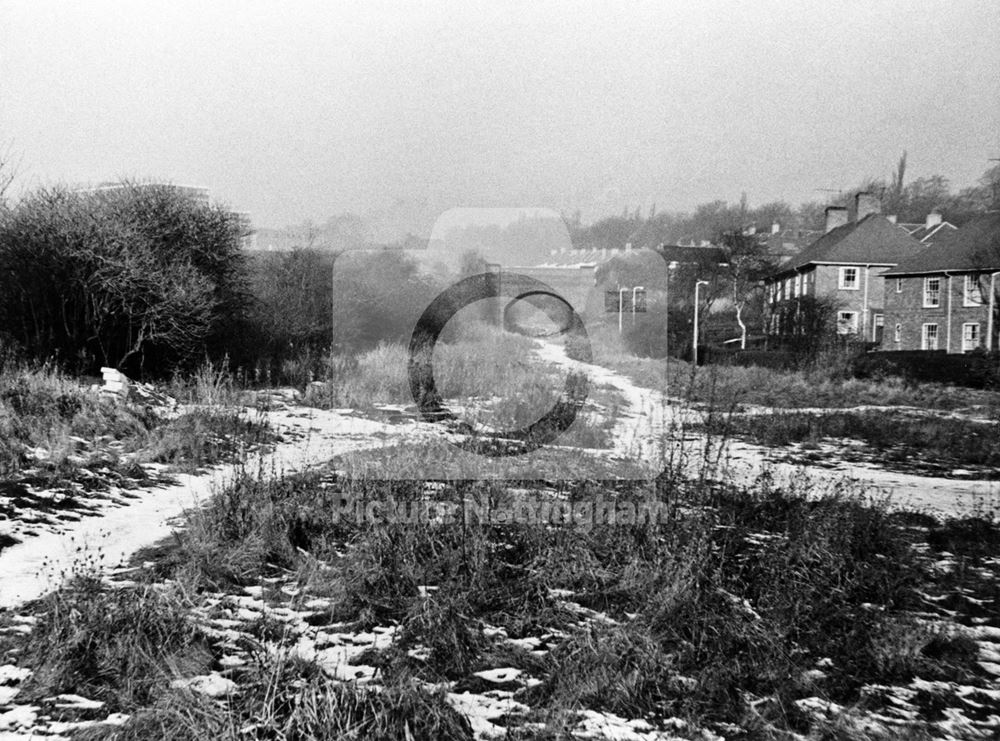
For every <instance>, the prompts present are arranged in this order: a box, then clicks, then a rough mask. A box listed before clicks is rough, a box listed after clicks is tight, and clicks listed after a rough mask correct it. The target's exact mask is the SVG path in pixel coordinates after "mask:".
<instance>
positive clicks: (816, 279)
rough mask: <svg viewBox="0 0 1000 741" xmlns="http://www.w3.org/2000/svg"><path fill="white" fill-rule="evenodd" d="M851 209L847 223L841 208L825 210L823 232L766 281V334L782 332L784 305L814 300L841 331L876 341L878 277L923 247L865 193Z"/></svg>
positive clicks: (880, 298) (880, 300) (880, 311)
mask: <svg viewBox="0 0 1000 741" xmlns="http://www.w3.org/2000/svg"><path fill="white" fill-rule="evenodd" d="M855 212H856V214H857V217H856V219H855V220H854V221H853V222H851V221H849V220H848V211H847V209H846V208H844V207H840V206H830V207H829V208H827V209H826V229H825V233H824V234H823V236H821V237H820V238H819V239H817V240H816V241H815V242H813V243H812V244H810V245H809V246H808V247H806V248H805V249H804V250H803V251H802V252H800V253H799V254H798V255H796V256H795V257H793V258H792V259H791V260H789V261H788V262H786V263H785V264H783V265H781V267H780V268H779V269H778V270H777V272H775V273H774V274H773V275H771V277H770V278H768V279H767V280H766V281H765V290H766V296H767V302H768V308H769V310H770V312H769V313H770V316H771V320H770V326H769V328H768V329H769V332H770V333H772V334H780V333H781V332H782V328H781V327H780V326H779V323H780V321H781V317H782V316H787V312H785V311H783V310H782V309H783V308H787V307H788V306H789V305H790V304H791V305H794V304H795V302H799V301H800V300H801V299H809V298H813V299H821V300H826V301H829V302H831V303H832V304H833V307H834V310H835V312H836V322H837V331H838V332H839V333H840V334H845V335H847V334H853V335H858V336H860V337H863V338H864V339H866V340H868V341H874V342H877V341H879V339H880V338H881V335H882V326H883V323H884V320H883V317H884V293H883V283H884V281H883V280H882V277H881V276H882V274H883V273H884V272H885V271H887V270H889V269H890V268H893V267H895V266H896V265H897V264H898V263H899V262H900V261H901V260H904V259H906V258H909V257H912V256H913V255H915V254H917V253H918V252H920V250H922V249H923V248H924V247H925V245H922V244H920V242H918V241H917V240H915V239H914V238H913V237H911V236H910V235H909V234H907V233H906V231H904V230H903V229H900V228H899V227H898V226H896V225H895V224H893V223H892V222H891V221H890V220H889V219H887V218H886V217H884V216H882V214H881V213H880V207H879V201H878V199H877V198H876V197H874V196H873V195H871V194H870V193H859V194H858V195H857V197H856V209H855Z"/></svg>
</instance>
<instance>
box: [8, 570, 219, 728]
mask: <svg viewBox="0 0 1000 741" xmlns="http://www.w3.org/2000/svg"><path fill="white" fill-rule="evenodd" d="M36 612H37V613H38V614H39V616H40V620H39V622H38V623H37V625H36V626H35V627H34V629H33V631H32V634H31V636H30V638H29V641H28V645H27V647H26V649H25V651H24V654H23V656H22V657H21V661H22V662H23V664H24V665H26V666H29V667H31V668H32V669H33V670H34V673H33V674H32V676H31V679H30V680H29V683H28V685H27V686H26V688H25V690H24V692H25V699H26V700H31V699H40V698H44V697H49V696H52V695H57V694H61V693H73V694H82V695H84V696H86V697H88V698H92V699H98V700H101V701H102V702H105V703H107V705H108V708H109V709H110V710H112V711H118V710H122V711H129V710H132V709H134V708H138V707H144V706H147V705H149V704H151V703H153V702H155V701H156V699H157V698H158V697H159V696H160V695H161V694H162V693H163V692H164V691H165V690H166V688H167V686H168V685H169V682H170V680H171V679H173V678H175V677H182V676H189V675H191V674H197V673H199V672H200V671H201V670H203V669H204V668H205V667H207V666H208V664H209V663H210V660H211V654H210V653H209V650H208V647H207V643H206V642H205V641H204V639H203V638H202V637H200V636H199V635H198V633H197V632H196V630H195V629H194V627H193V625H192V624H191V623H190V622H189V620H188V618H187V615H186V611H185V606H184V600H183V598H182V596H181V595H180V594H179V593H178V592H176V591H175V592H172V593H161V592H159V591H157V590H155V589H153V588H151V587H138V588H128V589H109V588H108V587H105V586H104V585H103V584H102V583H101V581H100V580H99V579H97V578H95V577H91V576H78V577H76V578H75V579H74V580H73V581H71V582H69V583H68V584H66V585H65V586H63V587H62V588H61V589H60V590H59V591H57V592H55V593H53V594H52V595H50V596H48V597H46V598H45V599H44V600H43V601H42V603H41V605H39V608H38V609H37V610H36Z"/></svg>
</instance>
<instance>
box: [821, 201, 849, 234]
mask: <svg viewBox="0 0 1000 741" xmlns="http://www.w3.org/2000/svg"><path fill="white" fill-rule="evenodd" d="M846 223H847V209H846V208H844V207H843V206H827V207H826V229H825V231H826V232H827V233H829V232H831V231H833V230H834V229H836V228H837V227H838V226H843V225H844V224H846Z"/></svg>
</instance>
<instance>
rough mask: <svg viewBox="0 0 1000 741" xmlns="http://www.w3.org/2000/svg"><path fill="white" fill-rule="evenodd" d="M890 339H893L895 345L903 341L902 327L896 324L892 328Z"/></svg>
mask: <svg viewBox="0 0 1000 741" xmlns="http://www.w3.org/2000/svg"><path fill="white" fill-rule="evenodd" d="M892 339H893V341H894V342H895V343H896V344H897V345H898V344H899V343H900V342H902V341H903V325H902V324H899V323H898V322H897V323H896V326H895V327H894V328H893V332H892Z"/></svg>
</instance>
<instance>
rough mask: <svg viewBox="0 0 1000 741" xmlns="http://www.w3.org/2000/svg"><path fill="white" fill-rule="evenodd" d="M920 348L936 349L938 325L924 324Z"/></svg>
mask: <svg viewBox="0 0 1000 741" xmlns="http://www.w3.org/2000/svg"><path fill="white" fill-rule="evenodd" d="M920 349H921V350H937V349H938V325H936V324H925V325H924V331H923V339H922V340H921V343H920Z"/></svg>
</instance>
